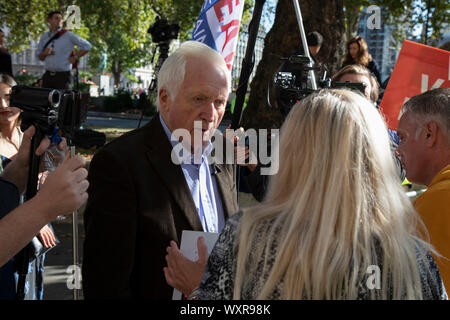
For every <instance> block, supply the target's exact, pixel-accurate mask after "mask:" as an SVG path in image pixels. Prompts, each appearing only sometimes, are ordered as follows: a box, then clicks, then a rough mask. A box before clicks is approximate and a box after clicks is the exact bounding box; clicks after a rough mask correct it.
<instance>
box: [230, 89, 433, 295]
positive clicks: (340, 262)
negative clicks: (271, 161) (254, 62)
mask: <svg viewBox="0 0 450 320" xmlns="http://www.w3.org/2000/svg"><path fill="white" fill-rule="evenodd" d="M279 148H280V149H279V150H280V156H279V159H280V160H279V161H280V166H279V168H280V170H279V172H278V174H277V175H276V176H274V177H273V178H272V180H271V181H270V184H269V189H268V194H267V196H266V198H265V200H264V202H263V203H261V205H259V206H257V207H254V208H251V209H248V210H245V211H244V215H243V217H242V220H241V223H240V226H239V229H238V236H237V237H236V240H235V249H236V250H237V264H236V277H235V283H234V293H233V298H234V299H240V298H241V297H242V296H241V294H242V292H243V291H244V290H245V287H246V285H248V283H249V282H250V281H256V282H258V285H257V288H260V291H259V295H258V296H256V297H253V298H256V299H267V298H268V297H271V294H272V293H273V292H274V290H276V288H277V286H278V285H279V284H280V283H282V286H281V287H282V288H281V290H280V294H281V296H280V298H282V299H303V298H306V299H356V298H357V297H358V292H359V286H360V285H361V283H362V279H363V278H364V276H365V275H367V268H368V267H369V266H370V265H374V264H375V265H378V266H379V267H380V269H381V289H380V290H370V291H371V292H370V297H371V298H373V299H376V298H380V299H383V298H384V299H386V298H389V297H392V298H394V299H400V298H415V299H420V298H422V295H421V283H420V277H419V271H418V264H417V257H416V251H415V241H419V242H420V243H422V245H423V246H425V248H427V249H429V247H428V245H427V243H425V242H423V241H421V240H418V239H417V238H416V236H415V234H416V230H417V223H420V219H419V218H418V216H417V214H416V213H415V211H414V209H413V207H412V205H411V203H410V201H409V199H408V198H407V197H406V195H405V194H404V192H403V190H402V189H401V187H400V185H399V183H398V178H397V176H396V173H395V165H394V161H393V158H392V154H391V152H390V148H389V140H388V134H387V128H386V125H385V123H384V121H383V120H382V118H381V116H380V115H379V114H378V112H377V110H376V109H375V108H373V107H372V105H370V103H369V102H368V101H367V100H366V99H364V98H363V97H361V96H359V95H358V94H356V93H353V92H351V91H349V90H321V91H319V92H318V93H314V94H312V95H310V96H309V97H307V98H305V99H304V100H302V101H301V102H299V103H297V104H296V105H295V106H294V108H293V109H292V110H291V112H290V113H289V115H288V117H287V119H286V121H285V123H284V125H283V127H282V129H281V137H280V146H279ZM255 244H256V246H255ZM255 247H256V250H255ZM380 251H381V252H382V255H381V257H380V255H379V253H380ZM271 252H272V253H274V252H275V254H274V256H273V255H272V256H271V254H270V253H271ZM270 259H271V261H269V260H270ZM380 259H381V261H380ZM260 262H263V263H264V265H263V270H265V272H266V273H265V274H266V275H267V277H259V278H258V279H253V278H252V275H254V274H256V270H257V268H258V265H260ZM363 284H364V283H363ZM389 287H391V288H393V291H392V295H391V293H390V292H389V289H388V288H389Z"/></svg>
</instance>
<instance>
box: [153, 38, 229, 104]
mask: <svg viewBox="0 0 450 320" xmlns="http://www.w3.org/2000/svg"><path fill="white" fill-rule="evenodd" d="M189 57H195V58H201V59H204V60H205V61H209V62H211V63H213V64H216V65H218V66H220V67H222V68H223V70H224V72H225V75H226V77H227V82H228V88H229V89H230V88H231V73H230V71H229V70H228V68H227V65H226V63H225V60H224V59H223V58H222V56H221V55H220V54H219V53H218V52H217V51H215V50H214V49H211V48H210V47H208V46H207V45H205V44H203V43H201V42H198V41H186V42H184V43H182V44H181V46H180V47H179V48H178V49H177V50H175V51H174V52H173V53H172V54H171V55H170V56H169V57H168V58H167V59H166V60H165V61H164V63H163V65H162V66H161V69H160V70H159V73H158V91H157V92H158V96H157V98H156V108H157V110H158V111H159V90H160V89H161V88H165V89H166V90H167V91H168V93H169V97H170V99H173V98H175V97H176V95H177V94H178V92H179V91H180V88H181V85H182V84H183V80H184V76H185V73H186V62H187V59H188V58H189Z"/></svg>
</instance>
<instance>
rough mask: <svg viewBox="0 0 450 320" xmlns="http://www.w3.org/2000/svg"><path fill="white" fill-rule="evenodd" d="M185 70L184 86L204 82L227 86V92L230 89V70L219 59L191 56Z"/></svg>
mask: <svg viewBox="0 0 450 320" xmlns="http://www.w3.org/2000/svg"><path fill="white" fill-rule="evenodd" d="M185 70H186V71H185V72H186V73H185V75H184V81H183V87H185V86H189V85H192V84H195V83H203V84H208V85H210V86H212V87H216V88H218V89H223V88H226V89H227V92H229V90H230V77H231V76H230V72H229V71H228V68H227V66H226V64H225V63H222V61H219V60H218V59H214V58H211V57H209V58H208V59H204V58H203V59H202V58H201V57H190V58H188V59H187V61H186V69H185Z"/></svg>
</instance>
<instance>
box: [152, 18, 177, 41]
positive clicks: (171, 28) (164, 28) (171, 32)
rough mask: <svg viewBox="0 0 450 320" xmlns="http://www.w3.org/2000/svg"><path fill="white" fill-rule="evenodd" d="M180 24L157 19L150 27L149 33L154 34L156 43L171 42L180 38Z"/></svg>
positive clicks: (153, 39) (153, 38)
mask: <svg viewBox="0 0 450 320" xmlns="http://www.w3.org/2000/svg"><path fill="white" fill-rule="evenodd" d="M179 30H180V26H179V25H178V24H177V23H169V21H167V20H165V19H157V20H156V22H155V23H154V24H153V25H152V26H151V27H150V28H149V29H148V33H150V34H151V35H152V41H153V42H156V43H162V42H170V41H171V40H175V39H176V38H178V31H179Z"/></svg>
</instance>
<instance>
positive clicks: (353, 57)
mask: <svg viewBox="0 0 450 320" xmlns="http://www.w3.org/2000/svg"><path fill="white" fill-rule="evenodd" d="M350 64H359V65H362V66H364V67H366V68H367V69H369V70H370V72H372V73H373V75H374V76H375V78H377V81H378V84H381V76H380V70H379V67H378V63H377V62H376V61H375V59H373V58H372V55H371V54H370V53H369V50H368V49H367V43H366V40H364V38H362V37H360V36H356V37H353V38H351V39H350V40H349V41H348V42H347V54H346V55H345V57H344V61H343V62H342V67H345V66H347V65H350Z"/></svg>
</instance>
